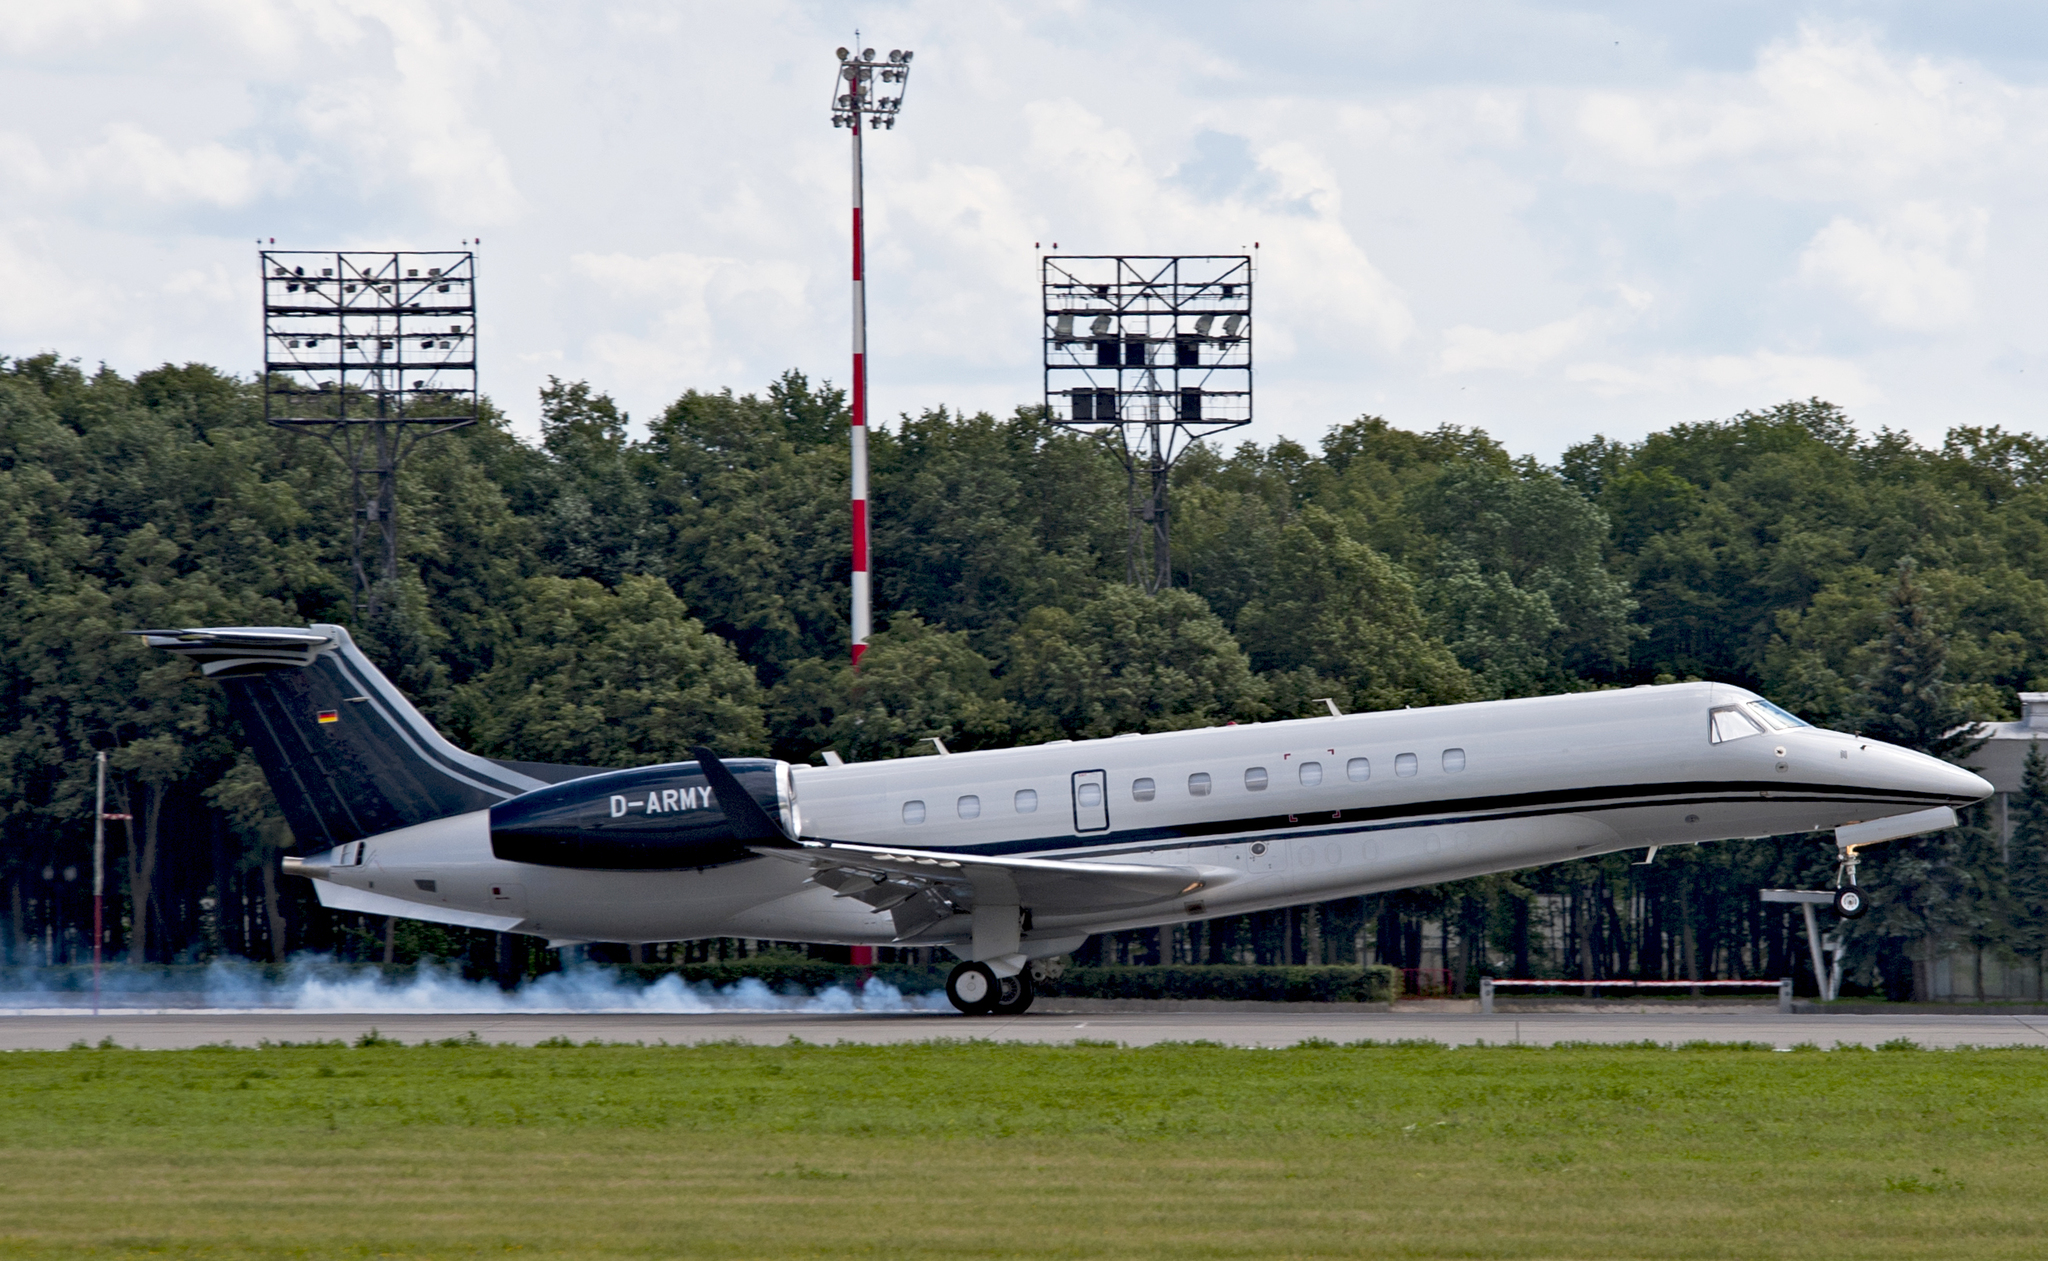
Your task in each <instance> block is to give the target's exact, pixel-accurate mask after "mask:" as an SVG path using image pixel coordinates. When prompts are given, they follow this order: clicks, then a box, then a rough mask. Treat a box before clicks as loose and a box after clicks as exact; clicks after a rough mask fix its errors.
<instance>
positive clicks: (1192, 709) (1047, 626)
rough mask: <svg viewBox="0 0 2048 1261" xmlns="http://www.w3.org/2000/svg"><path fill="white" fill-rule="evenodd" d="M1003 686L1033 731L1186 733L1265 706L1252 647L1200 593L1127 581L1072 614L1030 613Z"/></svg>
mask: <svg viewBox="0 0 2048 1261" xmlns="http://www.w3.org/2000/svg"><path fill="white" fill-rule="evenodd" d="M1003 685H1004V692H1005V694H1006V695H1007V696H1008V697H1009V698H1010V700H1011V701H1012V702H1014V703H1015V704H1016V705H1017V707H1018V710H1019V716H1018V725H1019V729H1020V735H1022V736H1024V737H1025V738H1026V739H1040V740H1043V739H1053V738H1056V737H1061V736H1065V737H1068V738H1072V739H1090V738H1094V737H1100V736H1113V735H1116V734H1118V733H1120V732H1126V731H1179V730H1183V729H1186V728H1189V727H1206V726H1212V725H1215V724H1219V723H1222V722H1224V721H1227V720H1234V719H1254V718H1260V717H1263V716H1264V715H1265V713H1266V706H1265V703H1264V688H1263V687H1262V686H1261V684H1260V682H1259V680H1258V678H1257V677H1256V676H1255V675H1254V674H1253V673H1252V670H1251V663H1250V662H1249V661H1247V660H1246V658H1245V655H1244V650H1243V649H1241V648H1239V647H1238V645H1237V641H1236V640H1234V639H1232V638H1231V636H1230V632H1229V630H1228V629H1227V628H1225V626H1224V625H1223V622H1222V620H1221V619H1220V618H1218V617H1217V616H1216V615H1215V614H1214V613H1212V612H1210V611H1209V606H1208V605H1207V604H1204V603H1203V602H1202V599H1201V597H1200V596H1197V595H1195V594H1194V593H1192V592H1188V591H1181V590H1176V589H1169V590H1166V591H1162V592H1160V593H1159V594H1158V595H1156V596H1147V595H1146V594H1145V593H1144V592H1143V591H1141V590H1139V589H1138V588H1136V587H1130V586H1125V585H1124V584H1122V583H1116V584H1112V585H1110V586H1108V587H1105V588H1104V589H1103V592H1102V594H1101V595H1100V596H1098V597H1096V598H1095V599H1093V600H1090V601H1088V602H1087V603H1085V604H1083V605H1081V607H1080V608H1078V609H1076V610H1074V611H1073V612H1068V611H1067V610H1065V609H1061V608H1056V607H1047V608H1039V609H1034V610H1032V612H1031V613H1029V614H1027V615H1026V617H1025V619H1024V624H1023V626H1022V627H1021V628H1019V630H1018V631H1017V634H1016V635H1015V636H1014V637H1013V638H1012V639H1011V642H1010V665H1009V668H1008V670H1007V671H1006V672H1005V673H1004V675H1003Z"/></svg>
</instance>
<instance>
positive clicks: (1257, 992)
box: [1038, 964, 1401, 1003]
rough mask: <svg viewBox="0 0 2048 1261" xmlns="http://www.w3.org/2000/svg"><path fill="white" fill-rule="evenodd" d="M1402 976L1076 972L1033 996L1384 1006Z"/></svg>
mask: <svg viewBox="0 0 2048 1261" xmlns="http://www.w3.org/2000/svg"><path fill="white" fill-rule="evenodd" d="M1400 976H1401V974H1400V973H1399V972H1398V971H1396V970H1395V969H1393V968H1391V967H1388V966H1386V965H1385V964H1372V965H1369V966H1367V967H1363V968H1355V967H1239V966H1234V965H1230V964H1208V965H1185V966H1183V965H1173V966H1162V967H1116V968H1075V967H1070V968H1068V969H1067V970H1066V972H1065V973H1064V974H1063V975H1062V976H1061V977H1060V978H1059V979H1058V980H1056V981H1047V982H1041V983H1040V984H1039V986H1038V992H1039V993H1040V994H1043V995H1046V996H1049V997H1050V996H1058V997H1061V998H1177V999H1199V998H1215V999H1228V1000H1233V1001H1237V1002H1265V1003H1384V1002H1388V1001H1390V1000H1392V998H1393V997H1394V992H1395V987H1396V986H1397V984H1398V983H1399V981H1400Z"/></svg>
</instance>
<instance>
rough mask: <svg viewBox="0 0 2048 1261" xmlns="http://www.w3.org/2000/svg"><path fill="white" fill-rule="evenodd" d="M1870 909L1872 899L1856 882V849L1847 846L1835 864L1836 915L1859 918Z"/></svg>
mask: <svg viewBox="0 0 2048 1261" xmlns="http://www.w3.org/2000/svg"><path fill="white" fill-rule="evenodd" d="M1869 909H1870V899H1869V898H1867V897H1865V896H1864V895H1863V889H1862V887H1861V886H1859V885H1858V884H1857V883H1856V851H1855V850H1854V849H1847V848H1845V849H1844V850H1843V851H1842V857H1841V860H1840V861H1839V862H1837V863H1836V864H1835V917H1836V918H1837V919H1858V918H1860V917H1861V916H1862V915H1863V912H1865V911H1867V910H1869Z"/></svg>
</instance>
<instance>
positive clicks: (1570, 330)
mask: <svg viewBox="0 0 2048 1261" xmlns="http://www.w3.org/2000/svg"><path fill="white" fill-rule="evenodd" d="M1593 325H1594V319H1593V317H1592V316H1591V315H1587V314H1580V315H1574V316H1570V317H1568V318H1566V319H1562V320H1552V321H1551V322H1550V323H1548V324H1541V325H1538V326H1537V327H1535V328H1531V329H1525V330H1523V331H1522V332H1519V333H1501V332H1496V331H1494V330H1493V329H1490V328H1479V327H1477V326H1475V325H1471V324H1460V325H1458V326H1457V327H1455V328H1447V329H1445V330H1444V348H1443V350H1442V351H1441V352H1440V353H1439V354H1438V355H1437V368H1438V369H1439V370H1440V371H1443V372H1482V371H1487V370H1490V369H1493V370H1505V371H1509V372H1529V371H1532V370H1533V369H1536V368H1539V367H1542V366H1543V365H1544V364H1546V363H1549V362H1550V361H1551V360H1553V359H1556V358H1557V357H1558V356H1559V355H1562V354H1564V353H1565V352H1566V351H1568V350H1571V349H1574V348H1575V347H1577V346H1578V345H1579V344H1580V343H1582V342H1584V341H1585V340H1586V337H1587V335H1588V334H1589V333H1590V332H1592V330H1593Z"/></svg>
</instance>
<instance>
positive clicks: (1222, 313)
mask: <svg viewBox="0 0 2048 1261" xmlns="http://www.w3.org/2000/svg"><path fill="white" fill-rule="evenodd" d="M1040 286H1041V292H1042V297H1043V301H1042V303H1041V306H1042V310H1043V313H1044V330H1043V337H1044V342H1045V414H1046V418H1047V419H1048V420H1049V421H1050V422H1051V423H1053V424H1055V425H1058V426H1060V427H1061V428H1063V429H1074V430H1078V431H1081V432H1089V433H1098V432H1102V431H1105V430H1110V429H1114V430H1115V431H1116V434H1117V440H1118V443H1119V445H1120V448H1121V451H1122V454H1123V461H1124V476H1125V479H1126V485H1127V494H1128V496H1129V501H1130V508H1131V534H1130V557H1129V576H1130V581H1131V584H1132V585H1133V586H1136V585H1138V584H1139V583H1140V582H1142V583H1143V585H1144V587H1145V590H1146V591H1147V592H1150V593H1152V594H1155V595H1156V594H1157V593H1158V592H1159V591H1161V590H1162V589H1164V588H1166V587H1170V586H1172V585H1173V556H1172V538H1171V535H1170V533H1169V531H1168V529H1167V513H1166V489H1167V481H1168V478H1169V476H1170V474H1171V473H1172V471H1173V465H1174V461H1176V460H1178V459H1179V458H1180V457H1181V456H1182V455H1183V454H1184V453H1185V452H1186V451H1187V449H1188V448H1189V447H1190V446H1192V445H1194V444H1195V443H1197V442H1200V441H1201V440H1202V439H1204V438H1207V437H1210V436H1211V435H1214V434H1218V433H1222V432H1224V431H1225V430H1229V429H1236V428H1239V427H1240V426H1243V425H1248V424H1250V423H1251V421H1252V260H1251V256H1250V255H1247V254H1234V255H1174V256H1165V255H1136V254H1105V255H1071V256H1055V255H1047V256H1046V258H1045V259H1044V261H1043V265H1042V271H1041V275H1040ZM1077 324H1078V325H1079V326H1078V327H1077ZM1141 471H1142V472H1143V474H1144V477H1143V482H1144V489H1143V491H1142V492H1141V490H1140V477H1139V474H1140V472H1141ZM1147 527H1149V528H1150V531H1151V535H1152V564H1151V566H1150V572H1149V573H1144V572H1142V571H1141V568H1140V565H1139V561H1138V554H1139V552H1140V551H1141V550H1142V549H1141V546H1140V544H1141V539H1142V536H1143V535H1144V533H1145V531H1146V529H1147Z"/></svg>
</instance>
